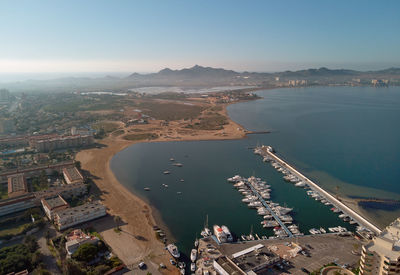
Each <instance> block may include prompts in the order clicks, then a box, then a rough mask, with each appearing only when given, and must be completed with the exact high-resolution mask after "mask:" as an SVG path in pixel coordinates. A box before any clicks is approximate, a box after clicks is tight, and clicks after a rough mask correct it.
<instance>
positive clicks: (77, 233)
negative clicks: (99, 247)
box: [65, 229, 97, 242]
mask: <svg viewBox="0 0 400 275" xmlns="http://www.w3.org/2000/svg"><path fill="white" fill-rule="evenodd" d="M65 238H66V239H67V241H68V242H69V241H73V240H76V241H77V242H80V241H82V240H88V239H93V240H94V239H97V237H95V236H91V235H87V234H85V233H84V232H82V230H81V229H75V230H73V231H72V232H71V233H69V234H68V235H67V236H65Z"/></svg>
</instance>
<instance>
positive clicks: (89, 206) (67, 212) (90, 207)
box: [57, 201, 104, 218]
mask: <svg viewBox="0 0 400 275" xmlns="http://www.w3.org/2000/svg"><path fill="white" fill-rule="evenodd" d="M101 208H104V206H103V205H102V204H101V203H100V201H94V202H90V203H85V204H83V205H79V206H76V207H73V208H67V209H64V210H61V211H59V212H57V215H58V216H59V217H60V218H64V217H68V216H73V215H77V214H79V213H82V212H86V211H94V210H98V209H101Z"/></svg>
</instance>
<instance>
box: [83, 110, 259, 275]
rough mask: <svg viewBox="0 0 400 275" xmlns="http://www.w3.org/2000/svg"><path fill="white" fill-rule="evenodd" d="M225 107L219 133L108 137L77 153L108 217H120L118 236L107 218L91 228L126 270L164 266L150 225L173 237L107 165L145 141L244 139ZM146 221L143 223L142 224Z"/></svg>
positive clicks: (172, 271)
mask: <svg viewBox="0 0 400 275" xmlns="http://www.w3.org/2000/svg"><path fill="white" fill-rule="evenodd" d="M228 105H229V104H224V105H223V106H222V107H223V108H222V111H221V112H222V113H223V114H224V115H225V116H226V117H227V120H228V124H227V125H224V127H223V129H222V130H197V131H195V135H193V133H191V134H190V135H189V134H188V135H184V134H180V135H177V136H176V137H173V138H171V137H169V136H167V135H165V136H164V137H159V138H157V139H154V140H125V139H123V138H122V137H120V136H116V137H115V136H112V134H110V135H109V136H108V137H106V138H105V139H103V140H99V141H98V144H100V145H101V146H102V147H101V148H98V147H96V148H89V149H83V150H81V151H79V152H78V153H77V155H76V160H77V161H80V162H81V167H82V169H83V170H84V171H85V172H87V173H89V175H90V176H91V177H92V179H93V185H94V186H92V187H94V188H98V189H99V193H100V199H101V201H102V202H103V203H104V204H105V206H106V207H107V213H108V214H109V216H119V217H120V218H121V220H122V223H123V224H122V225H121V226H120V227H121V231H122V232H121V233H119V234H118V233H116V232H115V231H114V228H115V227H116V224H115V222H113V221H111V219H107V220H108V221H106V222H100V223H101V225H99V226H96V225H95V224H94V227H95V228H96V229H97V230H98V231H99V233H100V234H101V236H102V237H103V238H104V240H105V241H106V243H107V244H108V245H110V246H111V248H112V250H113V252H114V253H115V254H116V255H117V256H118V257H119V258H120V259H121V260H122V261H123V262H124V263H125V264H126V265H127V266H128V267H129V268H134V267H135V266H136V264H137V263H138V262H140V261H142V260H144V259H146V260H148V261H151V264H153V265H156V266H158V265H159V264H160V263H164V264H166V265H167V263H168V262H169V258H170V255H169V254H168V253H167V252H166V250H165V246H164V244H163V243H162V242H161V241H159V240H158V239H157V238H156V234H155V232H154V230H153V225H157V226H160V227H161V228H162V229H163V230H164V231H165V232H166V233H167V236H168V237H169V240H171V237H172V238H174V236H173V235H172V233H171V232H169V229H168V227H167V226H166V225H165V223H164V222H163V220H162V217H161V213H160V212H159V211H158V210H157V209H156V208H154V207H153V206H152V205H151V204H150V203H149V202H148V201H146V200H145V199H143V198H142V197H141V196H139V195H137V194H135V193H134V192H133V191H131V190H129V189H128V188H127V187H125V186H124V185H123V184H122V183H121V182H119V181H118V179H117V177H116V176H115V175H114V173H113V171H112V170H111V167H110V163H111V160H112V158H113V157H114V156H115V154H117V153H118V152H120V151H122V150H124V149H126V148H127V147H129V146H132V145H134V144H138V143H144V142H169V141H207V140H215V141H223V140H235V139H242V138H246V136H247V133H249V132H251V131H247V130H246V129H245V128H244V127H243V126H242V125H240V124H238V123H236V122H234V121H233V120H231V119H230V117H229V116H228V114H227V109H226V107H227V106H228ZM143 221H145V222H143ZM167 266H168V268H167V269H164V270H162V273H163V274H177V273H178V272H179V271H178V269H176V268H170V267H169V265H167Z"/></svg>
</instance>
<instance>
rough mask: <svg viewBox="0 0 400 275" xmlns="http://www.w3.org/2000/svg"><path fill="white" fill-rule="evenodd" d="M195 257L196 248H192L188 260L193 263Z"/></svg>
mask: <svg viewBox="0 0 400 275" xmlns="http://www.w3.org/2000/svg"><path fill="white" fill-rule="evenodd" d="M196 259H197V250H196V249H192V251H191V252H190V260H191V261H192V262H193V263H194V262H195V261H196Z"/></svg>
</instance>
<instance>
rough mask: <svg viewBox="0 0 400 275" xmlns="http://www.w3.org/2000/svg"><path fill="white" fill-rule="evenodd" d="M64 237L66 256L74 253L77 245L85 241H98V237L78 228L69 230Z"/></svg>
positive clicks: (95, 242)
mask: <svg viewBox="0 0 400 275" xmlns="http://www.w3.org/2000/svg"><path fill="white" fill-rule="evenodd" d="M65 239H66V240H67V241H66V242H65V250H66V251H67V254H68V256H71V255H72V254H74V252H75V251H76V250H77V249H78V248H79V246H81V245H83V244H85V243H91V244H97V243H98V242H99V238H97V237H95V236H92V235H90V234H85V233H84V232H82V230H80V229H75V230H73V231H71V233H69V234H68V235H67V236H65Z"/></svg>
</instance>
